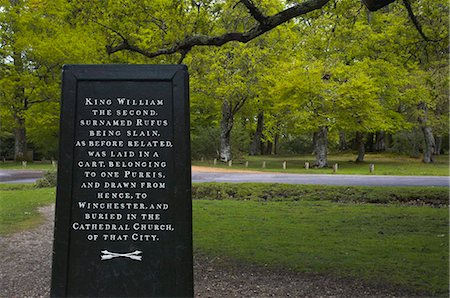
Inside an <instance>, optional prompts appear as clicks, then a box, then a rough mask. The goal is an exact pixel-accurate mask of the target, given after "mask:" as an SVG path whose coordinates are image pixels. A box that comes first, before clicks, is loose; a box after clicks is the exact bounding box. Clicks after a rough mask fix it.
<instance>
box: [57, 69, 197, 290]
mask: <svg viewBox="0 0 450 298" xmlns="http://www.w3.org/2000/svg"><path fill="white" fill-rule="evenodd" d="M62 99H63V100H62V108H61V135H60V158H59V166H58V188H57V203H56V220H55V239H54V255H53V269H52V271H53V272H52V290H51V295H52V296H53V297H189V296H192V295H193V281H192V207H191V182H190V151H189V103H188V99H189V93H188V74H187V70H186V67H185V66H180V65H68V66H65V67H64V70H63V92H62Z"/></svg>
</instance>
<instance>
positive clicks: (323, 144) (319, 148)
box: [314, 126, 328, 168]
mask: <svg viewBox="0 0 450 298" xmlns="http://www.w3.org/2000/svg"><path fill="white" fill-rule="evenodd" d="M315 136H316V137H315V148H314V151H315V153H316V163H315V166H316V167H318V168H324V167H326V166H328V160H327V146H328V127H326V126H321V127H319V131H318V132H317V134H315Z"/></svg>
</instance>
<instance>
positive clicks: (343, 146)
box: [339, 131, 348, 151]
mask: <svg viewBox="0 0 450 298" xmlns="http://www.w3.org/2000/svg"><path fill="white" fill-rule="evenodd" d="M347 150H348V144H347V138H346V135H345V132H343V131H340V132H339V151H347Z"/></svg>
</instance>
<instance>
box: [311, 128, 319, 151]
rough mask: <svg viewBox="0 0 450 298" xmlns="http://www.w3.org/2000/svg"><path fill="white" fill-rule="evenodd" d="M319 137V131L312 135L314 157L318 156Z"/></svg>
mask: <svg viewBox="0 0 450 298" xmlns="http://www.w3.org/2000/svg"><path fill="white" fill-rule="evenodd" d="M317 135H318V132H317V131H315V132H314V133H313V135H312V147H313V152H312V155H316V146H317Z"/></svg>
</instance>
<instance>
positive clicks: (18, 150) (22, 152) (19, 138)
mask: <svg viewBox="0 0 450 298" xmlns="http://www.w3.org/2000/svg"><path fill="white" fill-rule="evenodd" d="M14 122H15V128H14V160H15V161H23V160H27V138H26V131H25V119H24V118H23V117H22V116H20V115H17V114H16V115H14Z"/></svg>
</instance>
